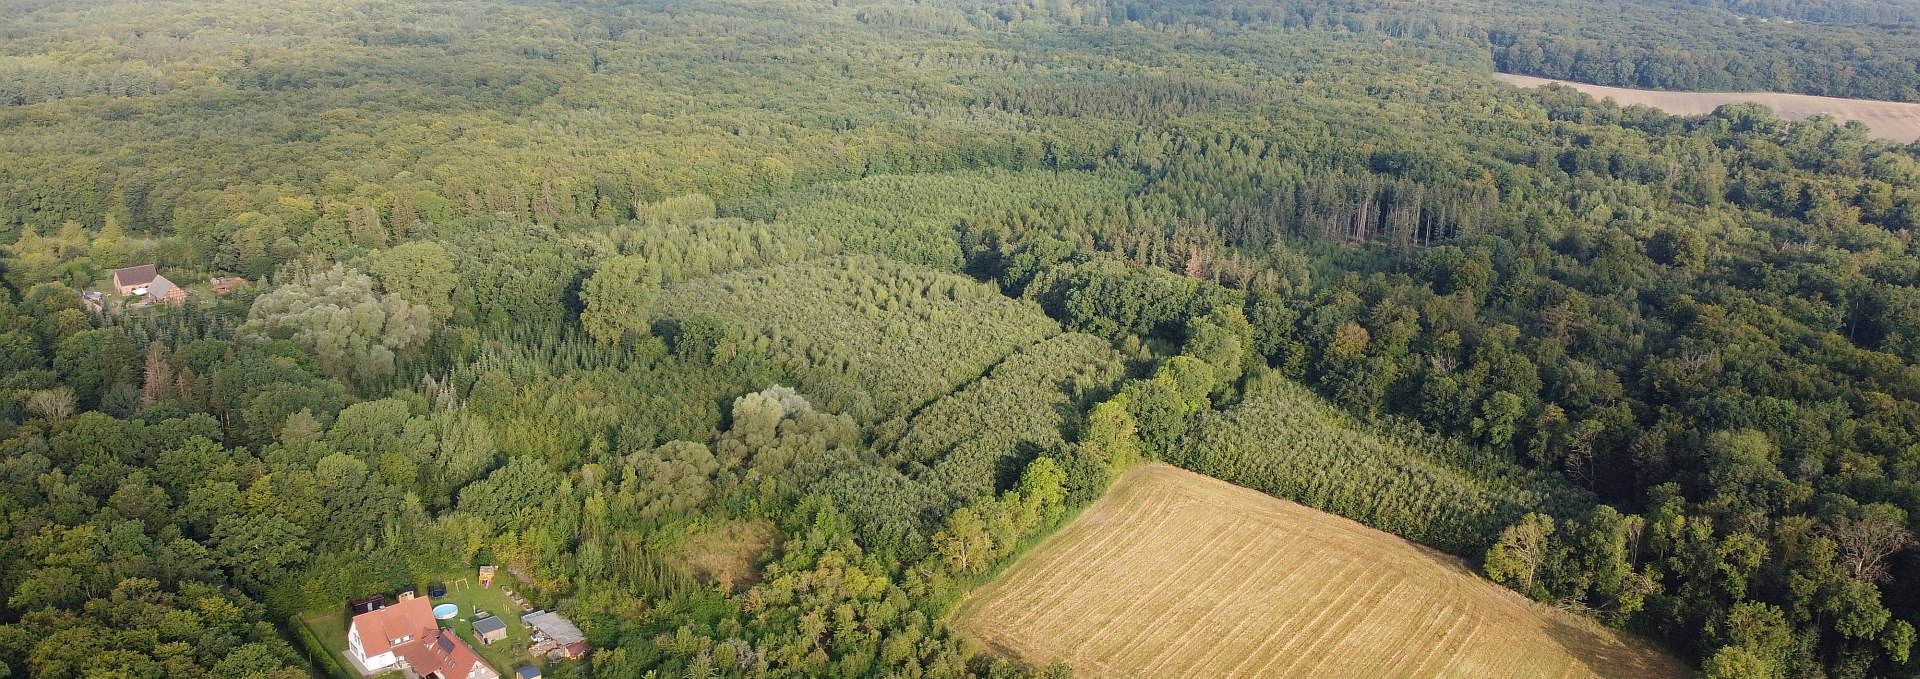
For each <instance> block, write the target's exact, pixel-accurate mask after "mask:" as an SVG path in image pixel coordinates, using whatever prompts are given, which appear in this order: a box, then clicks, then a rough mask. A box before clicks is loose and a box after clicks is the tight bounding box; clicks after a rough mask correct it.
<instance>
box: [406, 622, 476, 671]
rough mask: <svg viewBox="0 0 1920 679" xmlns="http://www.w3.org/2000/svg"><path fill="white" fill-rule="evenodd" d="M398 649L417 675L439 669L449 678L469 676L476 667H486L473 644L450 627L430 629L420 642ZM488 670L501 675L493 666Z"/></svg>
mask: <svg viewBox="0 0 1920 679" xmlns="http://www.w3.org/2000/svg"><path fill="white" fill-rule="evenodd" d="M397 650H398V651H399V653H400V657H402V658H405V659H406V660H407V665H409V666H411V667H412V668H413V672H414V674H418V675H420V676H423V677H424V676H429V675H432V674H434V673H436V672H437V673H439V676H441V677H445V678H446V679H467V677H470V676H473V670H474V667H475V666H482V667H484V666H486V664H485V663H482V662H480V654H478V653H474V652H473V647H471V646H468V645H467V642H465V641H462V640H461V639H460V637H459V636H458V635H455V634H454V633H453V632H452V631H450V630H440V629H436V630H434V631H432V632H428V633H427V636H425V637H421V638H420V640H419V641H417V642H414V643H410V644H405V645H402V646H400V647H399V648H398V649H397ZM488 670H489V671H488V672H485V673H484V674H485V675H487V676H498V675H495V674H494V673H493V672H492V671H491V670H492V668H490V667H489V668H488Z"/></svg>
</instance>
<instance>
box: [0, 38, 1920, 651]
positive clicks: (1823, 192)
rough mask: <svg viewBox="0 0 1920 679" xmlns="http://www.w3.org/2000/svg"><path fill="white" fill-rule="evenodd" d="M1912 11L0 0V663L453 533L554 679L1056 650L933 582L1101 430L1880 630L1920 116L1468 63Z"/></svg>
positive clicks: (1718, 599)
mask: <svg viewBox="0 0 1920 679" xmlns="http://www.w3.org/2000/svg"><path fill="white" fill-rule="evenodd" d="M1742 17H1745V18H1744V19H1743V18H1742ZM1760 18H1779V19H1784V18H1793V19H1794V20H1795V21H1794V23H1791V24H1789V23H1786V22H1785V21H1779V20H1770V21H1767V22H1764V23H1762V22H1760V21H1759V19H1760ZM1913 21H1914V18H1913V17H1912V16H1910V8H1907V7H1906V6H1905V5H1902V4H1899V3H1882V2H1868V1H1865V0H1860V1H1851V2H1834V3H1811V4H1800V3H1794V4H1793V6H1792V7H1783V8H1777V9H1769V7H1768V6H1765V5H1764V4H1763V3H1762V4H1755V3H1733V2H1714V3H1677V2H1652V1H1646V2H1629V3H1625V4H1609V5H1601V4H1597V3H1585V2H1570V1H1568V2H1545V3H1537V2H1536V3H1507V2H1497V3H1492V4H1475V5H1472V6H1470V7H1469V6H1457V5H1455V4H1448V3H1442V4H1437V5H1431V4H1429V5H1405V4H1399V3H1373V4H1369V3H1359V4H1355V3H1334V4H1316V3H1313V2H1298V3H1286V2H1279V3H1255V4H1247V3H1225V2H1204V3H1159V2H1152V1H1145V2H1091V3H1076V2H1070V1H1061V2H1045V3H1012V4H999V3H980V2H971V1H969V0H952V1H949V0H935V1H932V2H922V3H907V2H899V1H896V0H872V1H860V0H841V1H838V2H800V1H797V0H765V1H746V0H737V1H731V0H723V1H715V2H703V3H668V2H612V1H588V2H564V3H563V2H536V1H506V0H458V1H455V0H428V1H425V2H409V3H399V2H387V1H385V0H354V1H341V0H321V1H316V2H303V3H296V4H292V5H287V4H284V3H263V2H256V1H252V0H215V1H213V2H206V1H198V0H195V1H188V0H177V1H171V2H144V1H143V2H132V1H127V0H91V1H88V2H38V1H24V0H0V244H4V255H5V256H4V257H3V258H0V534H4V536H5V538H4V540H0V676H31V677H76V678H77V677H95V676H135V677H162V676H165V677H251V676H263V675H265V676H285V677H295V676H305V675H308V674H309V672H310V671H313V670H316V669H317V670H318V671H321V672H328V673H335V672H343V671H345V670H342V669H341V668H339V667H337V666H336V664H337V659H336V658H335V657H334V656H335V655H336V654H335V653H331V652H329V651H328V650H327V648H326V646H325V644H326V640H325V639H324V637H326V636H328V634H329V633H340V632H339V631H337V630H334V631H332V632H329V630H324V629H323V630H317V631H316V630H315V629H314V628H313V626H312V625H311V624H309V623H308V622H306V621H307V620H309V619H310V618H311V617H312V616H313V615H317V614H322V613H337V612H338V611H339V610H340V609H341V608H342V606H343V605H344V603H345V602H347V601H349V600H352V599H357V598H360V597H363V596H366V595H369V594H378V593H383V592H386V593H390V592H393V591H396V590H399V589H403V588H408V589H410V588H414V587H418V586H423V585H426V584H429V583H432V582H438V581H441V580H444V579H448V578H450V577H452V576H451V575H450V574H455V573H467V572H469V571H470V568H471V567H473V566H476V565H500V566H503V567H505V570H506V571H507V572H509V573H510V574H512V577H513V578H514V579H515V587H516V589H518V590H519V591H521V592H522V593H524V594H525V595H526V596H528V597H529V598H531V599H532V600H534V601H535V602H537V603H539V604H540V605H541V606H543V607H549V608H554V609H558V610H561V611H563V612H566V613H567V614H569V615H571V616H573V617H574V619H576V620H577V621H578V622H579V624H580V626H581V628H582V629H583V630H584V631H585V632H586V633H587V635H588V637H589V638H590V640H591V642H592V644H593V646H594V648H595V651H594V652H593V653H592V654H591V655H590V656H588V658H587V659H586V660H584V661H580V662H566V663H559V664H556V665H555V666H553V667H550V668H549V670H550V675H551V676H604V677H633V676H649V674H650V673H651V676H659V677H667V676H683V675H684V676H762V675H777V676H820V675H833V676H942V677H944V676H993V677H1004V676H1026V675H1037V674H1046V675H1056V676H1057V675H1060V674H1064V673H1067V672H1068V671H1069V670H1068V669H1067V668H1064V667H1050V668H1027V667H1020V666H1016V665H1014V664H1012V663H1009V662H1007V661H1005V660H1004V659H998V658H995V657H993V656H992V655H991V654H988V653H985V652H984V651H983V650H982V649H980V648H977V647H975V646H974V645H973V644H971V643H970V642H968V641H967V640H966V639H964V638H961V637H959V636H957V635H956V634H955V633H954V632H953V631H951V630H950V629H949V628H948V627H947V625H946V623H945V622H944V621H943V616H944V615H945V614H946V613H947V612H948V611H949V610H950V608H951V606H952V605H953V604H954V602H956V601H957V600H958V599H959V598H960V597H962V596H964V595H965V593H966V592H967V591H968V590H969V589H970V588H971V587H973V586H974V585H975V584H977V583H979V582H982V581H983V579H984V578H987V577H991V575H992V574H993V573H994V572H995V571H996V570H997V569H998V568H1001V567H1003V566H1004V565H1005V564H1006V563H1007V562H1008V561H1009V560H1010V559H1012V558H1014V557H1015V556H1016V555H1017V554H1019V553H1020V551H1021V550H1022V549H1024V548H1025V547H1026V546H1028V545H1030V544H1031V543H1032V542H1033V541H1035V540H1037V539H1038V538H1040V537H1041V536H1043V535H1045V534H1046V533H1047V532H1048V531H1050V530H1052V529H1053V528H1054V527H1056V526H1058V525H1059V524H1060V523H1061V522H1063V521H1064V520H1066V519H1067V518H1068V517H1070V516H1071V515H1072V514H1073V513H1074V512H1075V511H1076V510H1077V509H1078V508H1081V507H1084V506H1085V505H1086V504H1088V503H1089V502H1091V501H1092V500H1093V499H1095V498H1097V497H1099V496H1100V494H1101V493H1102V492H1103V490H1104V488H1105V486H1106V484H1107V482H1108V480H1109V479H1111V478H1112V477H1113V475H1114V474H1115V473H1117V472H1119V471H1122V470H1124V469H1126V468H1127V467H1128V466H1129V465H1132V464H1134V463H1136V462H1138V461H1140V460H1145V459H1158V460H1164V461H1168V462H1172V463H1175V464H1181V465H1184V466H1187V467H1189V468H1192V469H1195V470H1198V471H1202V472H1204V473H1208V474H1211V475H1215V476H1218V477H1220V478H1224V479H1227V480H1231V481H1234V482H1236V483H1240V484H1242V485H1247V486H1250V487H1254V488H1258V489H1260V490H1263V491H1266V492H1270V493H1274V494H1276V495H1281V496H1284V497H1289V498H1292V499H1296V500H1299V501H1301V502H1305V503H1308V504H1311V505H1313V506H1316V507H1319V508H1322V509H1326V510H1329V511H1334V512H1337V513H1341V514H1343V515H1346V516H1350V517H1352V518H1355V519H1357V520H1360V521H1363V522H1367V523H1369V524H1370V525H1374V526H1376V527H1378V528H1381V529H1384V530H1388V531H1392V532H1394V533H1396V534H1399V535H1402V536H1406V537H1409V538H1410V539H1415V540H1419V541H1422V542H1425V543H1427V544H1431V545H1433V546H1436V547H1439V548H1442V549H1446V550H1449V551H1452V552H1454V553H1456V554H1459V555H1461V556H1464V557H1466V558H1468V559H1470V560H1472V561H1473V562H1474V563H1475V564H1476V565H1478V566H1480V567H1481V568H1482V569H1483V571H1484V572H1485V573H1486V574H1488V575H1489V576H1490V577H1492V578H1494V579H1495V580H1498V581H1500V582H1502V583H1503V584H1507V585H1509V586H1511V587H1513V588H1515V589H1517V590H1519V591H1521V592H1524V593H1525V594H1527V595H1529V596H1532V597H1535V598H1537V599H1540V600H1542V601H1546V602H1550V603H1552V604H1554V605H1558V606H1563V607H1568V608H1573V609H1577V610H1581V611H1583V612H1586V613H1588V614H1590V615H1592V616H1593V617H1595V618H1596V619H1599V620H1601V621H1604V622H1605V623H1607V624H1611V625H1616V626H1619V627H1622V628H1625V629H1628V630H1632V631H1635V632H1638V633H1641V634H1644V635H1647V636H1648V637H1650V638H1654V639H1659V640H1663V641H1665V642H1666V643H1668V644H1670V645H1671V650H1672V651H1673V652H1675V653H1677V654H1680V655H1682V656H1683V657H1686V658H1688V659H1690V660H1692V661H1695V662H1698V663H1700V664H1701V665H1702V667H1703V669H1704V672H1705V673H1706V674H1707V675H1709V676H1714V677H1756V676H1762V677H1867V676H1884V677H1905V676H1917V675H1920V662H1916V659H1915V658H1913V656H1912V652H1911V651H1912V646H1913V642H1914V640H1915V632H1914V627H1913V623H1914V621H1916V620H1920V598H1917V597H1916V594H1915V593H1916V592H1920V588H1916V587H1915V586H1914V583H1915V582H1916V580H1920V550H1915V549H1914V546H1915V543H1914V537H1913V536H1914V533H1913V531H1914V529H1915V527H1916V522H1917V521H1920V519H1917V518H1916V517H1920V457H1917V451H1920V367H1917V364H1920V250H1916V249H1915V247H1914V245H1913V243H1912V233H1913V229H1914V228H1915V227H1916V226H1920V147H1913V146H1909V147H1896V146H1892V145H1889V144H1887V143H1885V142H1882V141H1876V140H1874V139H1872V138H1871V137H1870V136H1869V135H1868V134H1867V132H1866V130H1865V129H1863V128H1862V127H1861V126H1859V125H1858V124H1848V125H1840V124H1836V123H1835V122H1834V121H1833V120H1831V119H1828V118H1815V119H1812V120H1808V121H1802V122H1797V123H1791V124H1790V123H1788V122H1786V121H1782V120H1780V119H1778V118H1775V117H1773V116H1772V115H1771V114H1769V113H1768V112H1767V111H1766V110H1764V109H1762V108H1760V107H1757V106H1745V105H1743V106H1728V107H1724V108H1722V109H1721V110H1719V111H1717V112H1715V113H1714V114H1712V115H1708V116H1701V117H1695V118H1677V117H1672V116H1668V115H1664V114H1662V113H1660V112H1658V111H1655V110H1650V109H1645V108H1626V109H1622V108H1619V107H1617V106H1614V105H1612V104H1607V103H1600V102H1595V101H1593V100H1591V99H1588V98H1586V97H1585V96H1583V95H1580V94H1578V93H1576V92H1572V91H1570V90H1567V89H1564V88H1546V89H1543V90H1539V91H1522V90H1519V89H1515V88H1512V87H1509V86H1506V85H1503V84H1500V83H1498V82H1497V81H1495V80H1494V79H1493V78H1491V77H1490V76H1489V72H1490V71H1491V70H1493V69H1494V68H1495V67H1499V68H1503V69H1507V70H1514V71H1518V72H1527V73H1533V74H1538V75H1550V76H1557V77H1572V78H1575V79H1583V80H1592V81H1595V82H1603V83H1607V84H1628V85H1639V86H1653V87H1711V88H1716V89H1720V88H1729V89H1731V88H1762V89H1782V90H1792V91H1804V92H1813V93H1821V94H1842V95H1848V96H1868V97H1883V98H1893V99H1900V98H1920V93H1915V92H1914V90H1913V89H1912V88H1913V87H1914V86H1915V84H1916V83H1920V77H1916V73H1915V59H1916V55H1920V42H1917V41H1916V40H1915V39H1914V37H1913V35H1912V33H1911V31H1912V30H1914V29H1913V27H1912V26H1913ZM1608 73H1611V74H1612V75H1607V74H1608ZM142 264H154V265H156V266H157V269H158V271H159V272H160V273H161V274H164V275H165V276H166V277H168V278H170V279H171V280H172V281H174V282H175V283H177V284H179V285H181V286H184V287H185V288H186V289H187V290H188V292H189V293H190V295H189V299H188V301H187V302H185V303H183V304H180V305H178V306H169V305H166V304H158V303H155V304H140V303H138V302H137V301H136V300H131V299H128V298H126V297H125V296H123V295H120V294H118V292H117V291H116V290H115V287H114V285H113V284H112V281H111V279H110V276H111V273H112V271H113V270H115V269H118V268H121V267H128V266H135V265H142ZM215 278H219V279H221V281H220V283H219V285H220V286H223V287H221V288H219V290H218V291H216V289H215V288H214V285H215V283H214V280H213V279H215ZM236 282H237V283H238V285H235V283H236ZM224 286H233V287H232V288H230V289H229V288H227V287H224ZM87 291H104V292H107V293H108V294H107V295H105V296H103V297H102V298H101V299H100V300H99V301H97V302H96V301H95V300H94V299H92V298H86V297H83V296H82V293H83V292H87ZM96 303H97V304H98V305H99V307H98V308H97V309H95V308H93V305H94V304H96ZM1275 442H1283V443H1284V445H1275ZM338 619H339V618H337V617H336V618H335V620H338Z"/></svg>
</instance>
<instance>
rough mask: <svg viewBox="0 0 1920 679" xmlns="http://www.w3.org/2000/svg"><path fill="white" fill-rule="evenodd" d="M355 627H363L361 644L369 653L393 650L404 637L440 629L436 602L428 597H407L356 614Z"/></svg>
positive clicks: (415, 637) (423, 634) (418, 635)
mask: <svg viewBox="0 0 1920 679" xmlns="http://www.w3.org/2000/svg"><path fill="white" fill-rule="evenodd" d="M353 627H356V628H358V629H359V630H360V647H361V648H363V649H365V650H366V654H367V655H368V656H376V655H380V654H382V653H386V652H387V651H391V650H393V649H394V647H395V646H396V644H395V642H398V641H399V640H400V639H401V638H402V637H406V638H408V639H409V640H410V641H411V640H419V639H422V638H425V637H426V635H427V634H428V633H429V632H433V631H435V630H437V629H439V625H438V624H437V623H435V622H434V620H433V605H432V604H430V603H428V602H427V598H426V597H418V598H414V599H408V600H406V601H402V602H400V603H397V604H394V605H392V606H388V607H386V608H382V609H380V610H377V611H373V612H371V613H361V614H359V615H356V616H353Z"/></svg>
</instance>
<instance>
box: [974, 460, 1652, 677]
mask: <svg viewBox="0 0 1920 679" xmlns="http://www.w3.org/2000/svg"><path fill="white" fill-rule="evenodd" d="M954 620H955V622H956V623H957V624H958V626H959V627H960V629H961V630H962V631H963V632H964V633H966V634H967V635H968V636H969V637H970V638H972V639H974V640H975V641H978V642H980V643H982V644H984V645H986V646H987V647H989V648H991V649H993V650H994V651H996V652H999V653H1004V654H1007V655H1010V656H1014V657H1017V658H1020V659H1022V660H1024V661H1026V662H1028V663H1030V664H1032V665H1034V666H1045V665H1047V664H1049V663H1052V662H1055V661H1065V662H1066V663H1067V664H1069V665H1071V666H1072V667H1073V669H1074V672H1075V676H1078V677H1082V678H1083V679H1084V678H1087V677H1228V676H1239V677H1355V678H1359V677H1368V678H1374V677H1409V678H1411V677H1421V678H1427V677H1474V678H1486V679H1495V678H1501V677H1512V678H1515V679H1518V678H1521V677H1526V678H1535V677H1543V678H1554V677H1563V678H1584V677H1620V678H1627V679H1638V678H1664V677H1685V676H1688V674H1689V670H1688V669H1687V668H1686V667H1685V666H1684V665H1682V664H1681V663H1679V662H1678V661H1676V660H1674V659H1673V658H1671V657H1669V656H1666V655H1663V654H1661V653H1659V652H1658V651H1656V650H1654V649H1652V648H1651V647H1649V646H1648V645H1646V644H1645V643H1644V642H1641V641H1640V640H1637V639H1634V638H1632V637H1628V636H1626V635H1623V634H1620V633H1617V632H1615V631H1613V630H1609V629H1607V628H1605V627H1602V626H1600V625H1598V624H1596V623H1593V622H1591V621H1588V620H1586V619H1584V618H1581V617H1579V616H1576V615H1573V614H1571V613H1566V612H1562V611H1557V610H1553V609H1551V608H1548V607H1546V606H1542V605H1539V604H1536V603H1534V602H1531V601H1529V600H1527V599H1526V598H1525V597H1522V596H1520V595H1519V594H1516V593H1514V592H1512V591H1510V590H1508V589H1506V588H1504V587H1501V586H1499V585H1496V584H1494V583H1492V582H1490V581H1488V580H1485V579H1483V578H1480V577H1478V576H1477V575H1476V574H1475V573H1474V572H1473V571H1471V570H1469V569H1468V567H1467V565H1466V564H1465V563H1464V562H1462V561H1461V560H1459V559H1457V558H1454V557H1452V556H1449V555H1446V554H1444V553H1441V552H1438V551H1435V550H1432V549H1428V548H1426V547H1422V546H1420V545H1417V544H1414V543H1411V542H1408V541H1406V540H1403V539H1401V538H1399V537H1396V536H1393V535H1390V534H1388V533H1384V532H1381V531H1378V530H1374V529H1372V528H1368V527H1366V526H1363V525H1360V524H1359V523H1356V522H1353V521H1350V520H1347V519H1344V518H1341V517H1339V516H1335V515H1332V514H1327V513H1324V512H1320V511H1316V510H1313V509H1310V508H1308V507H1305V506H1303V505H1299V504H1295V503H1292V502H1288V501H1285V500H1280V499H1277V498H1274V497H1272V496H1268V495H1265V494H1262V493H1259V492H1257V491H1253V490H1249V489H1246V488H1241V487H1239V486H1234V485H1232V484H1228V483H1226V482H1223V481H1219V480H1216V479H1212V478H1209V477H1206V476H1201V475H1199V474H1194V473H1192V472H1188V471H1185V470H1181V469H1177V468H1174V467H1170V466H1166V465H1160V464H1153V465H1143V466H1140V467H1138V468H1135V469H1133V470H1132V471H1129V472H1128V473H1127V474H1125V475H1124V476H1122V477H1121V478H1120V479H1119V480H1118V481H1116V482H1115V483H1114V486H1113V489H1112V490H1111V491H1110V492H1108V494H1107V496H1106V497H1105V498H1102V499H1101V500H1100V501H1099V502H1097V503H1095V504H1094V505H1093V506H1091V507H1089V508H1087V510H1086V511H1085V512H1084V513H1082V514H1081V515H1080V517H1079V518H1077V519H1075V520H1074V522H1073V523H1072V524H1071V525H1069V526H1067V527H1066V528H1064V529H1062V530H1061V531H1060V532H1059V533H1057V534H1055V535H1054V536H1052V537H1050V538H1048V539H1047V540H1046V541H1045V542H1043V543H1041V544H1040V545H1039V546H1037V547H1036V548H1035V549H1034V550H1033V551H1032V552H1030V553H1028V554H1026V555H1025V556H1023V557H1021V558H1020V560H1019V561H1018V562H1016V563H1014V565H1013V566H1012V567H1010V568H1008V570H1007V571H1006V572H1005V573H1003V574H1001V576H1000V577H999V578H997V579H996V580H995V581H994V582H992V583H990V584H988V585H987V586H986V587H983V588H981V589H980V590H978V591H977V592H975V593H974V594H973V596H972V597H970V598H969V599H968V601H967V602H965V603H964V604H962V606H961V607H960V608H959V609H958V610H957V611H956V612H955V614H954Z"/></svg>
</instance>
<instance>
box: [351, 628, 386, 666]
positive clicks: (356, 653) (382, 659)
mask: <svg viewBox="0 0 1920 679" xmlns="http://www.w3.org/2000/svg"><path fill="white" fill-rule="evenodd" d="M347 646H348V648H350V649H352V651H353V657H355V658H358V659H359V660H360V664H361V665H362V666H364V667H366V668H367V669H370V670H377V669H380V668H383V667H386V666H388V665H392V664H393V663H394V660H395V659H394V657H393V651H387V652H385V653H382V654H380V655H376V656H373V657H371V658H369V657H367V648H366V647H365V646H362V645H361V644H360V626H359V625H354V626H351V627H348V628H347Z"/></svg>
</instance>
